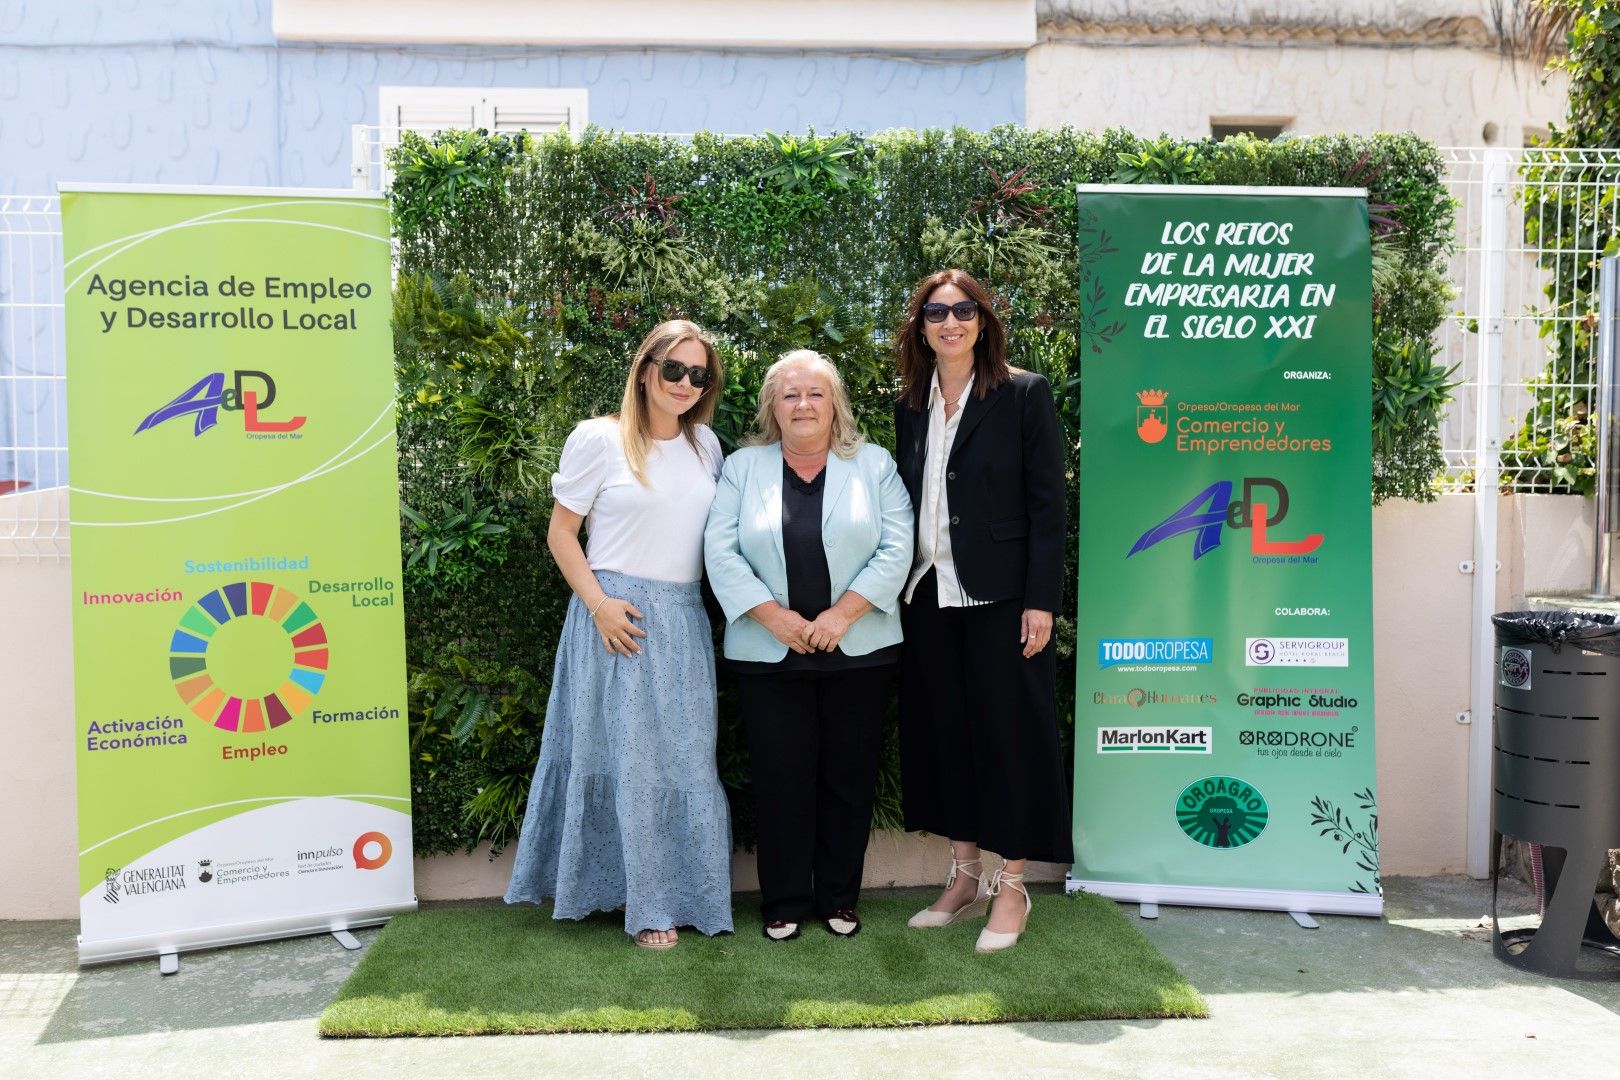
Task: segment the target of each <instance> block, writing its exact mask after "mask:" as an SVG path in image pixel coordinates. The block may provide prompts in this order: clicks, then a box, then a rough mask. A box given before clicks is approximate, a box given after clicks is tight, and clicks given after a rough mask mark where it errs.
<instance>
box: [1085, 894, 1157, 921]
mask: <svg viewBox="0 0 1620 1080" xmlns="http://www.w3.org/2000/svg"><path fill="white" fill-rule="evenodd" d="M1069 891H1070V892H1072V891H1073V890H1072V889H1071V890H1069ZM1136 914H1137V915H1138V917H1140V918H1143V919H1157V918H1158V917H1159V905H1158V904H1153V903H1148V902H1147V901H1143V903H1142V906H1141V907H1140V908H1138V909H1137V912H1136Z"/></svg>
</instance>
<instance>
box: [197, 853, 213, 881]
mask: <svg viewBox="0 0 1620 1080" xmlns="http://www.w3.org/2000/svg"><path fill="white" fill-rule="evenodd" d="M213 865H214V860H213V859H199V860H197V880H198V881H200V882H202V883H203V884H204V885H206V884H208V883H209V882H210V881H213V880H214V872H213V871H212V870H210V869H208V868H209V867H210V866H213Z"/></svg>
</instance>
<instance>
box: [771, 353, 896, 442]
mask: <svg viewBox="0 0 1620 1080" xmlns="http://www.w3.org/2000/svg"><path fill="white" fill-rule="evenodd" d="M796 367H813V368H820V369H821V372H822V373H823V374H824V375H826V376H827V384H828V385H829V386H830V387H832V409H833V415H832V432H831V435H832V452H833V453H835V454H837V455H838V456H839V457H841V458H844V459H845V460H848V459H850V458H853V457H854V456H855V455H856V454H857V453H859V452H860V449H861V444H862V443H863V442H865V441H866V439H865V436H863V435H862V434H861V429H860V428H859V427H857V426H856V424H855V410H854V409H852V408H850V405H849V393H848V392H847V391H846V390H845V389H844V380H843V379H842V378H840V377H839V375H838V369H837V368H836V367H834V366H833V362H832V361H831V360H828V359H827V358H826V357H825V356H822V355H821V354H820V353H818V352H816V350H814V349H794V350H793V351H792V352H789V353H784V354H783V355H782V358H781V359H780V360H778V361H777V362H776V363H774V364H772V365H771V366H770V367H769V368H767V369H766V370H765V380H764V381H763V382H761V383H760V386H759V409H758V411H757V412H755V414H754V427H753V430H752V431H751V432H750V433H749V435H748V437H747V438H745V439H743V445H744V446H765V445H768V444H770V443H774V442H781V441H782V427H781V425H780V424H778V423H777V422H776V411H775V408H776V396H777V394H778V392H779V391H780V389H781V385H782V377H783V376H784V375H785V374H786V373H787V372H788V371H789V370H790V369H792V368H796Z"/></svg>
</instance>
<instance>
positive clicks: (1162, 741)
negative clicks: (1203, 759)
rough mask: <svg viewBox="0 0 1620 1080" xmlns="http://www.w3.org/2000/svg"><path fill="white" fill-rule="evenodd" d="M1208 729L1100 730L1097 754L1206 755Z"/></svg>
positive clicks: (1208, 741) (1129, 728) (1210, 731)
mask: <svg viewBox="0 0 1620 1080" xmlns="http://www.w3.org/2000/svg"><path fill="white" fill-rule="evenodd" d="M1211 735H1212V729H1211V728H1207V727H1100V728H1098V729H1097V753H1099V754H1207V753H1209V752H1210V747H1211V742H1210V739H1211Z"/></svg>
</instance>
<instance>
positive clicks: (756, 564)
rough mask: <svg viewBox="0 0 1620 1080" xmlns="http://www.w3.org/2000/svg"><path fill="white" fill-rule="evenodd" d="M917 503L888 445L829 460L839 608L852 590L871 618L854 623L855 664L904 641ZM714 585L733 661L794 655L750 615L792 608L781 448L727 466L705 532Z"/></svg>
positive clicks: (741, 456) (742, 456)
mask: <svg viewBox="0 0 1620 1080" xmlns="http://www.w3.org/2000/svg"><path fill="white" fill-rule="evenodd" d="M912 533H913V525H912V516H911V499H910V497H909V496H908V495H907V494H906V487H905V484H903V483H902V482H901V480H900V473H899V472H898V471H897V470H896V469H895V467H894V458H892V457H890V456H889V452H888V451H887V450H885V449H883V448H882V447H881V446H873V445H871V444H870V443H863V444H862V446H861V449H860V451H859V452H858V453H857V454H856V455H855V457H854V459H853V460H848V461H846V460H845V459H843V458H841V457H839V456H838V455H837V454H828V455H827V479H826V482H825V485H824V486H823V489H822V497H821V543H822V546H823V547H825V548H826V550H827V571H828V576H829V577H831V578H832V599H833V601H834V602H836V601H837V600H838V598H839V597H840V596H842V595H844V593H845V592H846V591H848V590H850V589H853V590H855V591H856V592H857V593H859V594H861V596H863V597H865V598H866V599H867V601H869V602H870V603H871V605H872V608H873V610H871V611H869V612H867V613H866V614H865V615H862V616H861V617H860V618H859V619H856V620H855V621H854V622H853V623H852V624H850V628H849V632H848V633H846V634H845V635H844V640H843V641H842V643H840V646H839V647H840V648H841V649H843V651H844V652H845V653H847V654H849V655H850V656H864V655H865V654H867V653H869V652H873V651H875V650H877V649H881V648H883V647H884V646H887V645H894V644H897V643H898V642H899V641H900V606H899V599H900V590H901V589H903V588H905V584H906V575H907V574H908V573H910V571H911V545H912ZM703 561H704V563H705V565H707V567H708V570H709V584H710V586H711V587H712V588H713V589H714V595H715V597H716V598H717V599H718V600H719V601H720V606H721V607H722V608H724V609H725V613H726V644H725V654H726V656H727V657H728V658H729V659H732V660H757V661H761V662H764V663H775V662H776V661H778V660H780V659H782V658H783V657H784V656H786V655H787V652H788V649H787V646H786V645H783V644H782V643H781V642H780V641H777V640H776V638H775V637H774V636H773V635H772V634H771V632H770V631H769V630H767V629H765V627H764V626H762V625H761V624H760V623H758V622H755V621H754V620H753V619H751V618H749V617H748V612H749V611H750V610H751V609H753V608H755V607H758V606H759V605H760V604H763V603H765V602H766V601H768V600H775V601H776V602H777V603H778V604H781V605H782V606H783V607H787V606H788V581H787V562H786V557H785V556H784V555H783V553H782V447H781V444H780V443H771V444H769V445H768V446H747V447H744V448H743V449H741V450H738V451H737V452H736V453H734V454H732V455H731V456H730V457H728V458H726V463H725V466H724V467H723V468H722V469H721V470H720V484H719V487H718V489H717V490H716V491H715V493H714V504H713V505H712V506H711V507H710V508H709V523H708V527H707V528H706V529H705V530H704V533H703Z"/></svg>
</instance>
